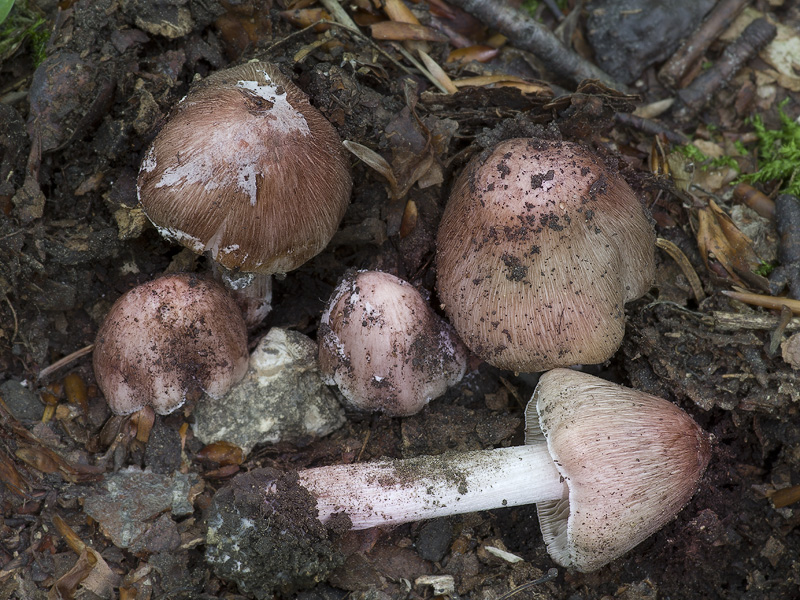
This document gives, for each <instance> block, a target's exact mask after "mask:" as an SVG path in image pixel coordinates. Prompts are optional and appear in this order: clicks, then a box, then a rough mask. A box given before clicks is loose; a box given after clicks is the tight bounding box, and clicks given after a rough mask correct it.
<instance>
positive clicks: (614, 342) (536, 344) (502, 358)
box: [437, 138, 655, 372]
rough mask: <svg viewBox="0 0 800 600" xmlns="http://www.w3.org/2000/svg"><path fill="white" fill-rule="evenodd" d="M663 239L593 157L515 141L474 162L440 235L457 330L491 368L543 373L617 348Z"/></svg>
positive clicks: (445, 286) (441, 269) (445, 288)
mask: <svg viewBox="0 0 800 600" xmlns="http://www.w3.org/2000/svg"><path fill="white" fill-rule="evenodd" d="M654 249H655V233H654V231H653V227H652V225H651V224H650V221H649V219H648V218H647V216H646V214H645V211H644V209H643V207H642V205H641V203H640V202H639V200H638V199H637V198H636V195H635V194H634V192H633V190H631V188H630V187H629V186H628V184H627V183H626V182H625V180H624V179H623V178H622V177H621V176H620V175H619V174H617V173H615V172H613V171H611V170H610V169H609V168H608V167H607V166H606V165H605V164H604V163H603V161H602V160H601V159H600V158H598V157H597V156H595V155H594V154H593V153H592V152H590V151H589V150H587V149H585V148H584V147H582V146H580V145H577V144H573V143H568V142H553V141H543V140H537V139H523V138H517V139H512V140H507V141H505V142H503V143H501V144H500V145H498V146H497V147H496V148H495V149H494V150H493V151H491V152H486V153H484V154H482V155H480V156H478V157H476V158H474V159H473V160H472V161H471V162H470V163H469V165H468V166H467V167H466V169H465V170H464V171H463V172H462V174H461V176H460V177H459V178H458V181H457V182H456V184H455V186H454V188H453V191H452V193H451V195H450V199H449V201H448V203H447V207H446V209H445V212H444V215H443V218H442V222H441V225H440V227H439V232H438V236H437V277H438V280H437V289H438V291H439V296H440V298H441V300H442V302H443V304H444V309H445V312H446V313H447V316H448V317H449V319H450V322H451V323H452V324H453V326H454V327H455V328H456V331H458V333H459V335H460V336H461V338H462V339H463V340H464V342H465V343H466V344H467V346H468V347H469V348H470V349H471V350H472V351H473V352H475V353H476V354H478V355H479V356H481V357H482V358H483V359H484V360H486V361H487V362H488V363H490V364H492V365H495V366H497V367H500V368H504V369H510V370H514V371H526V372H535V371H543V370H547V369H550V368H553V367H558V366H568V365H572V364H595V363H600V362H603V361H605V360H607V359H608V358H610V357H611V356H612V355H613V354H614V352H616V350H617V349H618V348H619V345H620V344H621V342H622V336H623V333H624V329H625V321H624V320H625V316H624V308H623V305H624V304H625V302H628V301H630V300H633V299H635V298H639V297H640V296H642V295H643V294H644V293H645V292H646V291H647V290H648V289H649V288H650V286H651V284H652V281H653V279H654V276H655V263H654Z"/></svg>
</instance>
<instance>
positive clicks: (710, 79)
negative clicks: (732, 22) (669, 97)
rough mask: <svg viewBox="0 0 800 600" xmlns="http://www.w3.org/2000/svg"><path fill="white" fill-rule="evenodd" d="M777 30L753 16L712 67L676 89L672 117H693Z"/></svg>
mask: <svg viewBox="0 0 800 600" xmlns="http://www.w3.org/2000/svg"><path fill="white" fill-rule="evenodd" d="M777 32H778V30H777V28H776V27H775V25H773V24H772V23H770V22H769V21H767V20H766V19H756V20H755V21H753V22H752V23H750V25H748V26H747V27H746V28H745V30H744V31H743V32H742V35H740V36H739V37H738V38H737V39H736V41H735V42H733V43H731V44H730V45H729V46H728V47H727V48H725V52H724V53H723V55H722V58H720V60H718V61H717V63H716V64H715V65H714V66H713V67H711V68H710V69H708V70H707V71H705V72H704V73H703V74H702V75H700V76H699V77H698V78H697V79H695V80H694V81H693V82H692V83H691V85H690V86H689V87H687V88H685V89H682V90H681V91H680V92H678V102H677V103H676V108H675V110H674V115H675V117H676V118H677V119H679V120H682V121H688V120H690V119H692V118H693V117H694V116H695V115H696V114H697V113H699V112H700V111H701V110H702V109H703V107H705V105H706V104H708V103H709V102H710V101H711V99H712V98H714V94H715V92H716V91H717V90H718V89H720V88H721V87H722V86H723V85H725V84H726V83H727V82H728V81H730V80H731V78H732V77H733V76H734V75H736V73H738V72H739V69H741V68H742V66H744V64H745V63H746V62H747V61H748V60H750V59H751V58H752V57H754V56H755V55H756V54H757V53H758V51H759V50H761V48H763V47H764V46H766V45H767V44H768V43H769V42H770V41H772V39H773V38H774V37H775V34H776V33H777Z"/></svg>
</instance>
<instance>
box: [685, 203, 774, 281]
mask: <svg viewBox="0 0 800 600" xmlns="http://www.w3.org/2000/svg"><path fill="white" fill-rule="evenodd" d="M697 221H698V227H697V245H698V247H699V248H700V253H701V254H702V256H703V261H704V262H705V264H706V267H708V269H709V271H711V272H714V271H713V270H712V267H711V264H710V261H711V260H715V261H717V262H718V263H719V264H720V265H721V266H722V268H724V269H725V271H726V272H727V273H728V275H729V277H730V278H731V279H733V280H734V281H735V282H736V283H738V284H739V285H741V286H742V287H745V288H749V289H757V290H761V291H769V283H768V281H767V280H766V279H765V278H764V277H762V276H760V275H758V274H756V273H755V272H754V270H755V269H756V268H758V266H759V265H760V264H761V260H760V259H759V257H758V256H757V255H756V253H755V250H753V242H752V240H751V239H750V238H749V237H747V236H746V235H744V234H743V233H742V232H741V231H740V230H739V228H738V227H736V225H735V224H734V222H733V221H732V220H731V218H730V217H729V216H728V215H727V214H725V212H724V211H723V210H722V209H721V208H720V207H719V206H717V204H716V203H715V202H714V201H713V200H709V202H708V206H707V207H705V208H701V209H700V210H699V211H698V213H697Z"/></svg>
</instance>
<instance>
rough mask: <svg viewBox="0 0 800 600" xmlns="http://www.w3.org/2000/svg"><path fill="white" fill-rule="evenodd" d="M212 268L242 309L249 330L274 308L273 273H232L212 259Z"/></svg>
mask: <svg viewBox="0 0 800 600" xmlns="http://www.w3.org/2000/svg"><path fill="white" fill-rule="evenodd" d="M211 270H212V272H213V273H214V277H215V278H216V279H217V280H219V281H220V282H221V283H222V284H223V285H224V286H225V287H226V288H227V290H228V291H229V292H230V294H231V296H233V299H234V300H235V301H236V304H237V306H238V307H239V308H240V309H241V311H242V316H243V317H244V322H245V324H246V325H247V329H248V330H252V329H253V328H254V327H256V326H257V325H258V324H259V323H261V322H262V321H263V320H264V319H265V318H266V316H267V315H268V314H269V312H270V311H271V310H272V275H267V274H265V273H239V274H236V273H232V272H230V271H228V270H227V269H225V268H224V267H221V266H220V265H218V264H217V263H216V262H215V261H211Z"/></svg>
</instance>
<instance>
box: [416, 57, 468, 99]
mask: <svg viewBox="0 0 800 600" xmlns="http://www.w3.org/2000/svg"><path fill="white" fill-rule="evenodd" d="M417 52H418V53H419V57H420V58H421V59H422V62H423V63H425V67H426V68H427V69H428V71H429V72H430V74H431V75H433V76H434V77H435V78H436V80H437V81H438V82H439V83H440V84H441V87H443V88H444V89H445V90H447V93H448V94H455V93H456V92H457V91H458V88H457V87H456V86H455V85H453V80H452V79H450V77H449V76H448V75H447V73H445V72H444V69H442V67H440V66H439V64H438V63H437V62H436V61H435V60H433V59H432V58H431V57H430V56H428V54H427V52H424V51H423V50H418V51H417Z"/></svg>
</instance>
